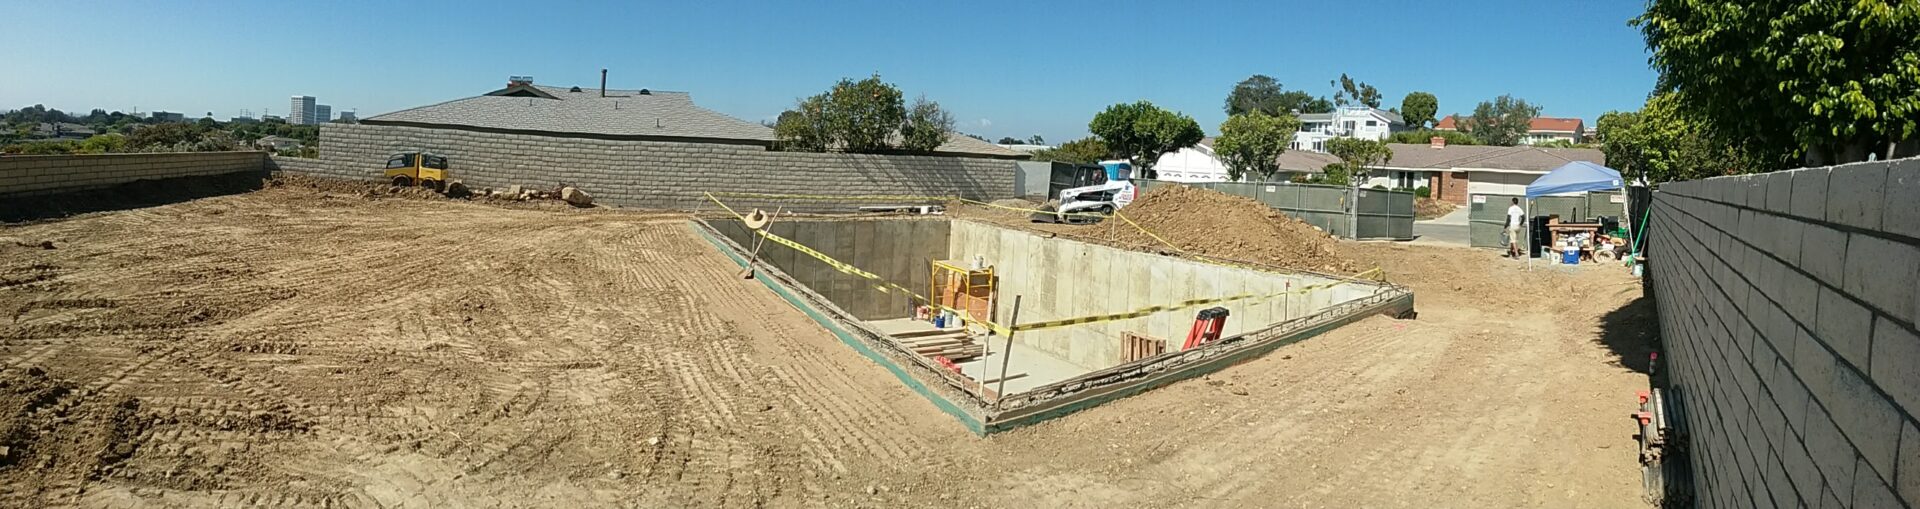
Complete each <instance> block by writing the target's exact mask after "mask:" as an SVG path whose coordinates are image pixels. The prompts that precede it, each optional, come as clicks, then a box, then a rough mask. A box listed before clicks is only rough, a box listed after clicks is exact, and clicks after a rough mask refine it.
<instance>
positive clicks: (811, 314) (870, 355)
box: [687, 222, 987, 436]
mask: <svg viewBox="0 0 1920 509" xmlns="http://www.w3.org/2000/svg"><path fill="white" fill-rule="evenodd" d="M687 228H690V229H692V230H693V231H694V233H698V234H700V237H701V238H704V239H707V242H708V243H711V244H713V247H714V249H716V250H718V251H720V254H724V255H727V258H728V259H730V260H733V263H735V264H737V265H739V266H740V267H741V268H746V267H747V260H746V259H745V258H741V257H740V255H739V254H737V253H734V252H733V249H731V248H728V247H727V245H726V244H725V243H722V242H721V241H720V239H717V238H714V236H713V234H711V233H707V230H706V229H705V228H700V227H699V226H695V225H694V224H692V223H691V222H689V223H688V224H687ZM753 278H754V279H755V280H758V281H760V284H763V285H767V288H770V289H772V290H773V293H775V294H778V295H779V296H780V298H782V299H786V301H787V304H788V305H791V306H793V308H794V309H798V310H800V312H801V313H804V314H806V315H807V318H812V319H813V321H814V322H815V323H819V324H820V326H821V327H825V328H826V329H827V331H828V332H832V333H833V335H834V336H835V337H838V338H840V342H841V343H844V344H846V345H847V346H849V347H852V348H853V350H854V351H856V352H860V355H861V356H864V357H866V358H867V360H871V361H873V362H874V363H875V364H879V365H880V366H881V367H884V368H887V371H889V372H891V373H893V377H894V378H898V379H900V383H903V384H906V386H907V388H909V389H913V392H917V393H920V395H921V396H924V397H926V398H927V400H928V401H932V402H933V406H935V407H939V408H940V411H942V412H946V413H947V415H951V416H953V418H954V419H959V420H960V424H961V425H962V426H966V428H967V431H972V432H973V434H975V435H981V436H985V435H986V434H987V430H986V427H985V426H983V425H981V423H980V420H979V419H975V418H974V417H973V416H972V415H968V414H967V412H966V411H964V410H961V409H960V407H959V406H958V405H955V404H953V402H952V401H948V400H947V398H946V397H945V396H941V395H940V393H937V392H934V391H933V390H932V389H929V388H927V386H926V384H922V383H920V380H918V379H915V378H913V375H909V374H907V371H906V370H904V369H900V366H899V365H896V364H894V363H893V361H892V360H890V359H887V356H885V355H881V354H880V352H876V351H873V348H870V347H868V346H867V344H866V342H863V341H860V338H856V337H853V334H852V333H849V332H847V330H846V329H844V328H841V327H840V323H839V322H838V321H836V320H834V319H832V318H828V317H827V315H825V314H822V313H821V312H820V310H818V309H814V307H813V305H811V304H808V303H807V301H805V300H802V299H801V298H800V297H799V296H797V295H794V294H793V292H790V291H788V290H787V288H786V285H783V284H780V282H778V281H774V280H773V279H771V278H768V277H767V276H766V275H765V274H764V273H762V272H761V271H757V270H756V271H754V272H753Z"/></svg>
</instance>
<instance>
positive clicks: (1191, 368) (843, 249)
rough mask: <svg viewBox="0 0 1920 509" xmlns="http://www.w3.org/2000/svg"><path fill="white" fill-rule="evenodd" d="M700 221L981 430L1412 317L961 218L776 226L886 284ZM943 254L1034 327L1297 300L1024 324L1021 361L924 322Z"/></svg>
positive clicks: (785, 290)
mask: <svg viewBox="0 0 1920 509" xmlns="http://www.w3.org/2000/svg"><path fill="white" fill-rule="evenodd" d="M693 226H694V228H695V229H696V230H698V231H700V232H701V233H702V234H704V235H706V237H707V238H708V240H710V241H712V242H713V243H714V244H715V245H716V246H717V247H719V248H720V250H721V251H722V252H724V253H726V254H728V255H729V256H731V257H733V259H734V260H735V261H736V262H737V263H740V264H742V265H743V266H744V265H746V264H747V262H748V260H749V259H750V258H753V259H757V260H759V263H757V264H755V267H757V268H758V271H757V277H758V279H760V280H761V281H762V282H764V283H766V284H767V285H768V286H769V287H772V288H773V289H774V290H775V291H776V292H777V293H779V294H781V296H782V297H784V298H786V299H787V300H788V301H789V302H791V303H792V304H793V305H794V306H795V307H798V308H800V309H801V310H802V311H804V312H806V313H807V314H808V315H809V316H811V317H813V318H814V319H815V320H816V321H819V322H820V323H821V324H822V325H824V326H826V327H827V328H828V329H829V330H831V331H833V332H834V333H835V334H837V335H839V336H840V337H841V339H842V340H843V341H844V342H846V343H847V344H848V345H849V346H852V347H854V348H855V349H856V350H859V351H860V352H861V353H862V354H864V355H866V356H867V357H869V358H871V359H873V360H874V361H875V362H879V363H881V364H882V365H883V366H885V367H887V368H888V369H889V370H890V371H892V372H893V373H894V374H895V375H896V376H897V377H899V378H900V380H901V381H902V382H903V383H905V384H907V385H908V386H909V387H910V388H912V389H914V390H915V391H916V392H919V393H921V394H922V395H925V396H926V397H928V399H930V400H932V401H933V402H934V403H935V404H936V406H938V407H940V408H941V409H942V410H943V411H945V412H947V413H949V414H952V415H953V416H954V417H956V418H958V419H959V420H960V421H961V422H962V423H963V424H965V425H966V426H967V427H968V428H969V429H972V430H973V431H974V432H976V433H980V434H986V433H992V432H996V431H1002V430H1006V429H1011V428H1014V427H1018V426H1024V425H1028V424H1033V423H1036V422H1040V421H1043V420H1046V419H1050V418H1054V417H1058V416H1062V415H1066V414H1068V413H1072V412H1074V411H1078V410H1082V409H1085V408H1089V407H1092V406H1094V405H1098V404H1101V403H1104V402H1106V401H1111V400H1114V399H1117V398H1120V397H1125V396H1128V395H1131V394H1134V393H1138V392H1140V391H1143V390H1147V389H1150V388H1153V387H1157V386H1160V385H1164V384H1167V383H1170V382H1173V381H1177V380H1181V379H1185V378H1189V377H1193V376H1198V375H1202V374H1206V373H1210V372H1213V371H1217V370H1219V369H1222V368H1225V367H1227V366H1230V365H1232V364H1235V363H1238V362H1241V361H1244V360H1247V359H1251V358H1253V357H1255V356H1258V355H1261V354H1263V353H1265V352H1267V351H1271V350H1272V349H1274V348H1277V347H1279V346H1282V345H1285V344H1289V343H1293V342H1296V341H1299V340H1302V339H1306V338H1308V337H1312V336H1314V335H1317V334H1320V333H1322V332H1325V331H1328V330H1331V329H1333V328H1335V327H1338V326H1340V325H1343V324H1346V323H1348V322H1352V321H1355V320H1358V319H1360V318H1363V317H1366V316H1369V315H1372V314H1389V315H1393V316H1407V315H1410V314H1411V313H1412V310H1413V293H1412V292H1411V291H1410V290H1408V289H1406V288H1404V287H1401V286H1397V285H1393V284H1389V283H1383V282H1379V281H1373V280H1366V279H1354V278H1348V277H1343V276H1336V275H1328V274H1317V273H1309V272H1300V271H1289V270H1283V269H1271V268H1255V267H1252V266H1246V265H1241V266H1226V265H1221V264H1216V263H1210V262H1204V261H1196V260H1190V259H1185V258H1178V257H1172V256H1165V255H1161V254H1156V253H1148V252H1140V251H1132V250H1126V249H1119V248H1114V247H1109V246H1104V245H1098V244H1093V243H1088V242H1082V241H1078V240H1072V239H1067V238H1061V237H1056V236H1052V235H1049V234H1045V233H1035V232H1030V231H1025V230H1019V229H1009V228H1003V227H1000V226H995V225H990V224H986V223H980V222H974V221H969V220H963V219H947V218H944V217H939V216H921V217H885V218H875V217H849V218H826V217H808V218H780V219H778V220H776V221H774V222H773V223H772V224H771V226H769V227H768V231H769V232H771V233H773V234H774V235H778V236H780V237H784V238H786V239H790V240H792V241H794V242H796V243H798V244H801V245H804V246H807V247H808V248H809V249H811V250H813V251H816V252H817V253H819V254H820V255H824V256H825V257H829V258H833V259H836V260H838V261H840V262H842V263H844V264H846V265H849V266H851V267H855V268H857V269H858V271H860V272H866V273H869V274H872V275H873V276H875V277H877V278H879V279H882V280H884V281H886V282H890V283H893V285H897V287H893V288H889V287H888V285H884V284H881V283H880V282H879V281H875V280H873V279H871V278H867V277H860V276H856V275H854V274H852V273H849V271H847V270H843V269H844V268H845V267H838V268H837V267H835V266H834V265H832V264H830V263H828V262H826V261H822V260H820V259H819V258H817V257H815V256H812V255H810V254H808V253H803V252H801V251H800V250H797V249H793V248H791V247H788V246H786V245H783V244H780V243H777V242H764V243H762V244H761V245H760V246H759V250H758V254H757V255H755V254H754V246H755V240H756V238H757V237H756V236H755V235H754V234H753V232H752V231H751V230H749V229H747V228H746V227H745V225H743V224H742V223H741V222H740V221H738V220H736V219H734V218H732V217H703V218H698V219H695V220H694V223H693ZM940 261H947V262H948V265H949V266H954V267H959V268H961V269H962V270H965V269H971V268H973V267H974V266H975V265H976V264H979V265H980V266H982V267H984V268H990V269H991V272H992V285H991V287H990V290H988V291H987V292H985V293H987V294H989V295H990V296H991V298H990V304H988V305H986V306H981V307H976V308H974V309H977V311H975V312H977V313H979V314H982V315H985V316H984V318H986V319H988V320H990V321H992V322H993V323H997V324H1001V325H1010V324H1012V323H1013V322H1014V320H1013V318H1014V307H1015V306H1014V303H1015V301H1016V297H1018V299H1017V300H1018V301H1019V311H1018V323H1021V324H1030V323H1038V322H1049V321H1057V320H1067V319H1073V318H1081V317H1089V316H1101V315H1109V314H1116V313H1125V312H1129V311H1134V310H1138V309H1141V308H1147V307H1150V306H1180V305H1181V304H1182V303H1183V302H1185V301H1189V300H1194V299H1208V298H1216V297H1224V296H1231V295H1240V294H1262V295H1265V294H1273V293H1284V294H1285V296H1283V297H1275V298H1263V299H1248V300H1239V301H1233V302H1225V303H1218V304H1205V305H1200V306H1194V307H1184V308H1180V309H1176V310H1170V311H1163V312H1156V313H1151V314H1148V315H1146V316H1142V317H1138V318H1123V319H1109V320H1094V321H1089V322H1088V323H1077V324H1073V325H1066V326H1060V327H1054V328H1047V329H1038V330H1024V331H1020V332H1017V333H1014V334H1013V338H1014V340H1013V342H1012V346H1011V349H1010V352H1011V355H1009V354H1008V352H1009V347H1008V343H1007V341H1006V338H1005V337H1003V336H1000V335H995V334H992V333H990V332H988V331H987V330H986V329H987V328H986V327H983V326H981V325H979V324H972V325H969V326H966V327H964V328H954V327H948V328H946V329H936V328H935V327H934V326H933V324H932V323H930V322H929V321H927V320H922V319H918V316H917V315H918V314H919V313H918V312H917V309H916V308H918V307H919V306H920V304H922V302H920V301H918V298H916V297H915V296H914V295H908V293H907V291H904V290H911V291H912V292H913V293H914V294H918V295H928V296H934V298H935V299H936V300H939V299H940V297H939V295H941V294H947V293H949V290H950V289H949V288H945V287H943V288H940V289H939V291H938V292H936V289H935V288H933V287H932V286H930V284H931V283H932V282H933V281H934V280H936V279H942V280H946V281H951V280H947V279H945V278H947V277H948V276H946V274H951V272H943V271H939V270H936V269H935V268H934V264H935V263H936V262H940ZM975 279H976V280H977V279H978V278H977V277H976V278H975ZM880 288H886V290H885V291H882V290H880ZM973 293H975V294H979V293H982V292H979V291H975V292H973ZM943 302H948V303H952V302H950V301H943ZM957 307H962V308H965V307H964V306H957ZM1211 307H1221V308H1225V309H1226V310H1227V311H1228V312H1229V316H1228V318H1227V320H1226V323H1225V326H1224V328H1223V330H1222V334H1221V339H1219V340H1217V341H1213V342H1210V343H1207V344H1205V345H1202V346H1199V347H1195V348H1192V349H1186V350H1182V346H1183V343H1185V341H1186V339H1187V336H1188V333H1189V330H1190V329H1191V328H1192V327H1193V325H1194V323H1195V316H1196V313H1198V312H1199V311H1200V310H1202V309H1207V308H1211ZM964 321H966V320H963V322H964ZM963 330H964V331H967V332H959V331H963ZM1156 343H1157V344H1156ZM1156 346H1157V347H1158V348H1155V347H1156ZM1156 352H1159V353H1157V354H1156ZM948 362H951V364H950V365H949V364H948ZM1003 373H1004V377H1003ZM1002 378H1004V379H1005V380H1004V381H1002V380H1001V379H1002ZM1003 392H1004V393H1003Z"/></svg>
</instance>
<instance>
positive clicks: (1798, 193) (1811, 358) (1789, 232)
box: [1648, 159, 1920, 507]
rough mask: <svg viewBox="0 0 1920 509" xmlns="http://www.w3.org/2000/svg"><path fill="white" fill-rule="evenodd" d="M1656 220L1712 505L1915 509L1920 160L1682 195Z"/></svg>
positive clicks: (1806, 172) (1777, 176) (1706, 499)
mask: <svg viewBox="0 0 1920 509" xmlns="http://www.w3.org/2000/svg"><path fill="white" fill-rule="evenodd" d="M1651 221H1652V223H1651V225H1650V227H1649V228H1648V230H1649V235H1650V236H1651V238H1652V242H1651V243H1650V251H1649V255H1648V256H1649V264H1650V265H1649V270H1650V271H1651V272H1650V273H1649V279H1650V280H1651V283H1650V284H1651V288H1652V289H1653V297H1654V299H1655V300H1656V302H1657V305H1658V309H1659V316H1660V326H1661V331H1662V335H1663V340H1664V343H1665V346H1664V349H1665V350H1666V357H1665V358H1666V359H1667V362H1666V365H1665V366H1664V369H1665V370H1667V371H1666V372H1667V373H1668V376H1669V377H1670V385H1671V386H1672V387H1673V388H1674V389H1675V390H1677V391H1678V392H1679V397H1680V399H1681V402H1682V403H1684V405H1685V411H1684V413H1685V414H1686V417H1687V419H1688V420H1689V422H1690V434H1691V438H1690V444H1691V449H1692V453H1691V454H1692V459H1693V465H1694V482H1695V483H1696V485H1697V486H1699V489H1698V490H1697V491H1698V492H1699V493H1698V495H1699V497H1700V500H1701V507H1916V504H1920V428H1916V421H1915V412H1920V336H1917V335H1916V334H1915V328H1914V321H1915V320H1916V318H1920V299H1916V297H1915V293H1916V291H1917V290H1916V287H1917V286H1920V282H1917V281H1920V274H1917V273H1916V272H1917V271H1920V160H1915V159H1906V160H1897V161H1883V162H1873V163H1857V164H1849V165H1844V166H1835V167H1831V168H1810V169H1802V170H1796V171H1790V172H1778V173H1771V174H1765V175H1752V176H1741V177H1721V178H1713V179H1707V180H1700V181H1692V182H1677V183H1670V184H1666V185H1664V186H1662V187H1661V189H1660V191H1659V192H1657V193H1654V199H1653V208H1652V219H1651Z"/></svg>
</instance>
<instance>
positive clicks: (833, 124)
mask: <svg viewBox="0 0 1920 509" xmlns="http://www.w3.org/2000/svg"><path fill="white" fill-rule="evenodd" d="M952 132H953V115H952V114H950V113H948V112H947V111H946V110H944V109H942V108H940V103H936V102H933V101H929V100H927V98H926V97H925V96H921V97H919V98H916V99H915V100H914V103H913V107H912V108H908V107H907V106H906V105H905V104H904V103H902V102H901V94H900V89H898V88H895V87H894V86H893V85H891V84H888V83H886V82H883V81H880V75H878V74H875V75H873V76H872V77H869V78H867V79H864V80H860V81H853V80H852V79H850V78H841V79H840V82H839V83H835V84H834V85H833V88H831V89H828V90H827V91H826V92H825V93H821V94H816V95H814V96H811V97H807V98H803V99H800V100H798V101H796V102H795V104H794V108H793V109H791V110H787V111H785V112H781V113H780V118H779V119H778V120H776V121H775V122H774V124H773V135H774V140H775V141H776V143H777V147H778V148H779V149H780V150H790V151H804V152H825V151H828V150H836V149H837V150H842V151H846V152H856V153H872V152H885V151H889V150H892V149H894V148H900V149H905V150H911V151H919V152H925V151H931V150H933V149H934V148H936V147H939V146H940V145H941V144H943V143H946V142H947V137H948V136H950V135H951V134H952ZM967 136H969V137H973V138H979V136H974V135H971V134H969V135H967ZM896 140H897V141H896ZM983 140H984V139H983ZM896 145H897V147H896Z"/></svg>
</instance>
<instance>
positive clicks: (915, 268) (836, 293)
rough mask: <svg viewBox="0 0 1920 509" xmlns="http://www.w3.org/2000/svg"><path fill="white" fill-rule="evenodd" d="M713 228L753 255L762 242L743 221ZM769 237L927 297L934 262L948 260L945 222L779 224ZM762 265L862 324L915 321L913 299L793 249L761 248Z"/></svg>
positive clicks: (715, 222) (773, 245)
mask: <svg viewBox="0 0 1920 509" xmlns="http://www.w3.org/2000/svg"><path fill="white" fill-rule="evenodd" d="M708 223H709V224H712V225H713V227H714V229H716V230H719V231H720V233H721V234H723V235H726V236H727V238H729V239H731V240H733V242H734V243H737V244H740V245H741V246H745V247H747V248H748V249H752V247H753V241H754V238H756V237H757V236H756V235H753V234H752V232H751V231H750V230H748V229H746V227H745V226H743V225H741V224H740V221H738V220H734V219H724V220H723V219H714V220H711V221H709V222H708ZM769 231H771V232H773V234H775V235H779V236H782V237H786V238H788V239H792V240H793V241H795V242H799V243H801V244H803V245H806V246H807V247H809V248H812V249H813V250H815V251H819V252H821V253H823V254H826V255H827V256H830V257H833V258H835V259H838V260H840V261H842V262H845V263H848V264H851V265H853V266H855V267H859V268H860V269H861V270H865V271H867V272H872V273H874V274H875V275H878V276H880V277H881V278H884V279H886V280H887V281H890V282H893V283H895V284H899V285H903V286H906V287H907V288H909V289H912V290H913V291H914V292H915V293H919V294H923V295H924V294H926V293H927V278H928V277H929V273H928V270H929V266H928V263H929V261H931V260H937V259H945V258H946V257H947V246H948V243H947V236H948V223H947V221H946V220H945V219H898V218H893V219H834V220H781V219H776V220H775V221H774V222H773V224H772V225H771V226H769ZM760 259H761V260H762V261H764V262H765V263H769V264H772V265H773V266H775V267H779V268H780V270H781V271H784V272H786V273H787V274H788V275H790V276H792V277H793V278H794V279H795V280H797V281H798V282H800V284H803V285H806V286H807V288H810V289H812V290H813V291H814V293H818V294H820V296H822V297H826V298H827V300H829V301H832V302H833V303H834V305H836V306H840V308H841V309H844V310H846V311H847V312H848V313H851V314H853V315H854V316H855V317H857V318H859V319H861V320H885V319H890V318H906V317H910V316H913V306H914V305H915V303H914V302H913V300H912V299H911V298H909V297H908V296H906V295H902V294H900V292H897V291H896V292H891V293H882V292H879V291H877V290H874V289H873V286H874V283H873V282H872V281H870V280H867V279H864V278H860V277H856V276H852V275H849V274H846V273H844V272H841V271H839V270H836V269H834V268H833V267H832V266H831V265H828V264H826V263H825V262H821V261H820V260H819V259H816V258H814V257H811V256H808V255H806V254H802V253H800V252H798V251H795V250H793V249H792V248H789V247H787V246H784V245H780V244H776V243H773V242H767V243H765V244H763V245H762V246H760Z"/></svg>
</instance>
